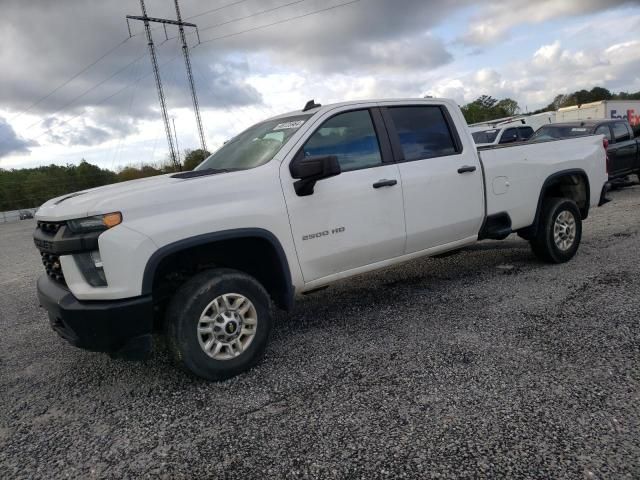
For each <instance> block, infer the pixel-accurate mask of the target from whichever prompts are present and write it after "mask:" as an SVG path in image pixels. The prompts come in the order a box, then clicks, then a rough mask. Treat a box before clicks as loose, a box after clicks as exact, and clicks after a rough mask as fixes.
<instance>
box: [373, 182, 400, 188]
mask: <svg viewBox="0 0 640 480" xmlns="http://www.w3.org/2000/svg"><path fill="white" fill-rule="evenodd" d="M397 183H398V181H397V180H380V181H378V182H376V183H374V184H373V188H382V187H393V186H394V185H396V184H397Z"/></svg>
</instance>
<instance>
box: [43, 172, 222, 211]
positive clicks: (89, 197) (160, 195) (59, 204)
mask: <svg viewBox="0 0 640 480" xmlns="http://www.w3.org/2000/svg"><path fill="white" fill-rule="evenodd" d="M171 175H173V174H167V175H159V176H155V177H149V178H141V179H139V180H130V181H127V182H122V183H114V184H111V185H105V186H103V187H97V188H91V189H89V190H82V191H79V192H75V193H70V194H66V195H63V196H60V197H56V198H53V199H51V200H49V201H48V202H46V203H45V204H43V205H42V206H41V207H40V209H39V210H38V212H37V214H36V218H37V219H38V220H48V221H60V220H69V219H71V218H82V217H87V216H91V215H99V214H103V213H110V212H121V211H126V210H131V209H136V208H140V207H143V206H145V205H149V204H150V203H156V204H157V203H162V200H165V201H170V200H171V199H172V198H174V196H179V195H180V194H182V193H184V192H183V191H182V190H184V189H185V188H184V185H185V183H189V182H193V181H197V180H199V179H197V178H194V179H180V178H172V177H171ZM220 176H221V175H211V176H208V177H202V178H207V179H208V180H209V181H212V182H214V183H218V182H216V181H215V180H214V177H220ZM159 200H160V201H159Z"/></svg>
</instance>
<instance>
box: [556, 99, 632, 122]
mask: <svg viewBox="0 0 640 480" xmlns="http://www.w3.org/2000/svg"><path fill="white" fill-rule="evenodd" d="M601 119H602V120H604V119H618V120H627V121H628V122H629V123H630V124H631V126H632V127H634V129H637V128H640V100H601V101H599V102H591V103H584V104H582V105H572V106H570V107H563V108H560V109H559V110H558V114H557V115H556V122H573V121H576V120H601Z"/></svg>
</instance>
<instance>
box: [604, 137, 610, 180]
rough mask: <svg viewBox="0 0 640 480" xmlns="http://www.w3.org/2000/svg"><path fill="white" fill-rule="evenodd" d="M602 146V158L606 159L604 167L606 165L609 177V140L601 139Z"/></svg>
mask: <svg viewBox="0 0 640 480" xmlns="http://www.w3.org/2000/svg"><path fill="white" fill-rule="evenodd" d="M602 145H603V146H604V156H605V158H606V159H607V161H606V165H607V175H609V163H610V160H609V152H608V151H607V150H609V140H608V139H607V138H603V139H602Z"/></svg>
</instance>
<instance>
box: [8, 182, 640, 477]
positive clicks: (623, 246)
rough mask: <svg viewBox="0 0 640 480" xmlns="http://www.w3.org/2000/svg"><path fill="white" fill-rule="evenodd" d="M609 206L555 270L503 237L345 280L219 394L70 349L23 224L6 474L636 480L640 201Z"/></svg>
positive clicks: (282, 329)
mask: <svg viewBox="0 0 640 480" xmlns="http://www.w3.org/2000/svg"><path fill="white" fill-rule="evenodd" d="M611 197H612V198H613V199H614V201H613V202H611V203H609V204H607V205H606V206H604V207H602V208H600V209H596V210H594V211H593V212H592V216H591V217H590V218H589V220H587V222H586V223H585V230H584V236H583V243H582V247H581V250H580V251H579V253H578V255H577V257H576V258H575V259H574V260H573V261H572V262H570V263H568V264H566V265H562V266H549V265H544V264H542V263H540V262H538V261H536V260H535V259H534V257H533V255H532V254H531V253H530V252H529V249H528V245H527V243H526V242H524V241H523V240H520V239H518V238H517V237H515V236H512V237H509V239H507V240H506V241H504V242H483V243H480V244H478V245H477V246H475V247H474V248H471V249H468V250H467V251H465V252H463V253H461V254H459V255H455V256H451V257H448V258H441V259H423V260H418V261H414V262H412V263H410V264H407V265H403V266H400V267H395V268H390V269H386V270H384V271H382V272H378V273H375V274H372V275H369V276H366V277H361V278H358V279H354V280H349V281H345V282H343V283H341V284H339V285H337V286H335V287H332V288H330V289H328V290H325V291H323V292H320V293H318V294H315V295H312V296H309V297H305V298H303V299H302V300H301V301H300V302H299V303H298V304H297V306H296V308H295V311H294V312H293V313H292V314H290V315H288V316H287V315H282V314H278V316H277V319H276V320H277V321H276V329H275V332H274V335H273V339H272V342H271V345H270V348H269V350H268V352H267V358H266V359H265V361H264V362H263V363H262V364H261V365H260V366H259V367H258V368H256V369H254V370H252V371H251V372H249V373H248V374H245V375H243V376H241V377H238V378H235V379H232V380H230V381H227V382H224V383H217V384H213V383H205V382H202V381H199V380H196V379H193V378H190V377H188V376H185V375H184V374H183V373H182V372H180V371H177V370H176V369H175V368H174V367H173V365H172V364H171V362H170V361H169V358H168V356H167V354H166V352H165V351H164V349H163V348H158V349H157V351H156V353H155V354H154V356H153V358H152V359H150V360H149V361H146V362H143V363H132V362H125V361H113V360H110V359H109V358H108V357H107V356H103V355H100V354H93V353H89V352H84V351H81V350H77V349H74V348H73V347H70V346H69V345H67V344H66V343H65V342H64V341H62V340H61V339H59V338H58V337H57V336H56V335H55V334H54V333H53V332H52V331H51V330H50V329H49V326H48V324H47V319H46V315H45V313H44V311H43V310H41V309H39V308H38V306H37V300H36V295H35V280H36V278H37V276H38V275H39V274H40V272H41V266H40V263H39V257H38V254H37V251H36V250H35V248H34V247H33V244H32V242H31V232H32V229H33V227H34V224H33V221H24V222H20V223H14V224H7V225H0V266H1V270H0V328H1V331H2V333H1V335H0V478H29V479H33V478H47V479H48V478H79V477H82V478H143V477H164V478H243V479H244V478H274V479H280V478H299V477H311V478H366V479H370V478H452V477H457V478H464V477H474V478H477V477H491V478H496V477H502V478H549V477H553V478H588V479H591V478H612V479H620V478H640V319H639V317H640V316H639V315H638V310H639V307H640V275H639V274H640V187H638V186H636V187H631V188H627V189H624V190H620V191H616V192H613V193H612V194H611Z"/></svg>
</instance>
